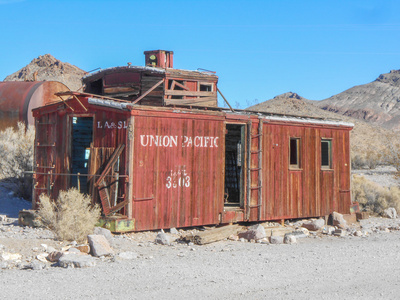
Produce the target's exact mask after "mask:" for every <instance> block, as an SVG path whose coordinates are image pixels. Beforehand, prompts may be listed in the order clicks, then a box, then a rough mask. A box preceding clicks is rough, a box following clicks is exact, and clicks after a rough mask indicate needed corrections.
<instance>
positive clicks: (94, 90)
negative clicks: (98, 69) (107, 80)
mask: <svg viewBox="0 0 400 300" xmlns="http://www.w3.org/2000/svg"><path fill="white" fill-rule="evenodd" d="M85 92H87V93H91V94H96V95H102V94H103V80H102V79H99V80H96V81H93V82H91V83H88V84H86V89H85Z"/></svg>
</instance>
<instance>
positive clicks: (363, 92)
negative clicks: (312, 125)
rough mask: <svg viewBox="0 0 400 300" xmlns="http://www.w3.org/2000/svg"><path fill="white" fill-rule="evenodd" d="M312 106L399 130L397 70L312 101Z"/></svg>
mask: <svg viewBox="0 0 400 300" xmlns="http://www.w3.org/2000/svg"><path fill="white" fill-rule="evenodd" d="M314 105H316V106H318V107H320V108H322V109H324V110H327V111H332V112H336V113H339V114H343V115H346V116H350V117H353V118H356V119H360V120H366V121H368V122H373V123H376V124H379V125H381V126H383V127H385V128H388V129H393V130H396V131H400V70H392V71H390V73H387V74H381V75H380V76H379V77H378V78H377V79H376V80H375V81H373V82H370V83H367V84H363V85H358V86H355V87H352V88H350V89H348V90H346V91H344V92H342V93H339V94H337V95H334V96H332V97H330V98H328V99H325V100H322V101H315V102H314Z"/></svg>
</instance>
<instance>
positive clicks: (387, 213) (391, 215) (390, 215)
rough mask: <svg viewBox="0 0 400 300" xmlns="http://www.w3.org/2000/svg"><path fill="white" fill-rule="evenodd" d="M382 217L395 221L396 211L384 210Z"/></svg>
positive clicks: (392, 208)
mask: <svg viewBox="0 0 400 300" xmlns="http://www.w3.org/2000/svg"><path fill="white" fill-rule="evenodd" d="M384 215H385V216H386V217H388V218H390V219H396V218H397V211H396V209H395V208H394V207H389V208H387V209H385V210H384Z"/></svg>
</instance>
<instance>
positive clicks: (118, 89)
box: [103, 86, 139, 94]
mask: <svg viewBox="0 0 400 300" xmlns="http://www.w3.org/2000/svg"><path fill="white" fill-rule="evenodd" d="M103 92H104V94H118V93H130V92H139V87H131V86H115V87H105V88H103Z"/></svg>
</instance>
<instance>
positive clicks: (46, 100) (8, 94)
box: [0, 81, 69, 130]
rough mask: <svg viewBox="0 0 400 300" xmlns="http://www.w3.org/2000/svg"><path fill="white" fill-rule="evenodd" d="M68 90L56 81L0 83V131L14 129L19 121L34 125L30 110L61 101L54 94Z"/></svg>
mask: <svg viewBox="0 0 400 300" xmlns="http://www.w3.org/2000/svg"><path fill="white" fill-rule="evenodd" d="M68 90H69V88H68V87H67V86H66V85H64V84H63V83H61V82H58V81H5V82H0V130H3V129H5V128H7V127H11V126H12V127H15V126H16V125H17V123H18V122H19V121H22V122H24V123H25V124H34V118H33V117H32V109H34V108H36V107H40V106H44V105H47V104H50V103H54V102H59V101H61V100H60V98H58V97H57V96H56V95H54V94H55V93H57V92H63V91H68Z"/></svg>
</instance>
